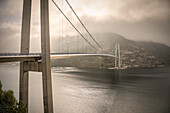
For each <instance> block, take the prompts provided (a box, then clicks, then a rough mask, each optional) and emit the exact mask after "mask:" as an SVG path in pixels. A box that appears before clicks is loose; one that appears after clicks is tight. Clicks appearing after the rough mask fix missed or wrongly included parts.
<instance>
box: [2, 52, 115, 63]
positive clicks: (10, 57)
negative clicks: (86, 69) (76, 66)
mask: <svg viewBox="0 0 170 113" xmlns="http://www.w3.org/2000/svg"><path fill="white" fill-rule="evenodd" d="M84 56H101V57H113V58H118V57H116V56H114V55H111V54H98V53H51V55H50V57H51V59H65V58H73V57H84ZM39 60H41V53H29V54H21V53H0V63H3V62H18V61H39Z"/></svg>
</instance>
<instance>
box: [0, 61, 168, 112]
mask: <svg viewBox="0 0 170 113" xmlns="http://www.w3.org/2000/svg"><path fill="white" fill-rule="evenodd" d="M0 80H1V81H2V84H3V89H5V90H8V89H11V90H13V91H14V93H15V96H16V97H17V99H18V91H19V66H13V65H8V64H1V65H0ZM52 81H53V100H54V101H53V103H54V111H55V113H170V67H166V68H145V69H144V68H143V69H142V68H136V69H126V70H120V71H118V70H108V69H92V68H74V67H65V68H63V67H53V68H52ZM29 86H30V88H29V112H30V113H42V112H43V100H42V77H41V73H38V72H30V77H29Z"/></svg>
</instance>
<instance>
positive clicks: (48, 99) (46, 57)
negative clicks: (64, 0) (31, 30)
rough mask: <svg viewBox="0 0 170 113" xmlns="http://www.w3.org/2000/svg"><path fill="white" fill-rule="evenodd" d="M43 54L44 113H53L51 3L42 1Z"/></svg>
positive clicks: (45, 0)
mask: <svg viewBox="0 0 170 113" xmlns="http://www.w3.org/2000/svg"><path fill="white" fill-rule="evenodd" d="M40 4H41V5H40V7H41V53H42V78H43V80H42V81H43V101H44V113H53V101H52V100H53V96H52V79H51V78H52V77H51V66H50V39H49V1H48V0H41V2H40Z"/></svg>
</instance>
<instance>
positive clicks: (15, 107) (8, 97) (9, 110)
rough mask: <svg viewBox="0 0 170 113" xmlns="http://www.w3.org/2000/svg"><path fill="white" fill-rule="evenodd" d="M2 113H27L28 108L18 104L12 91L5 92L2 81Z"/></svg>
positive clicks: (0, 105) (0, 89) (0, 96)
mask: <svg viewBox="0 0 170 113" xmlns="http://www.w3.org/2000/svg"><path fill="white" fill-rule="evenodd" d="M0 113H26V106H24V105H23V104H22V103H21V102H18V101H17V99H16V98H15V97H14V92H13V91H12V90H8V91H3V90H2V83H1V81H0Z"/></svg>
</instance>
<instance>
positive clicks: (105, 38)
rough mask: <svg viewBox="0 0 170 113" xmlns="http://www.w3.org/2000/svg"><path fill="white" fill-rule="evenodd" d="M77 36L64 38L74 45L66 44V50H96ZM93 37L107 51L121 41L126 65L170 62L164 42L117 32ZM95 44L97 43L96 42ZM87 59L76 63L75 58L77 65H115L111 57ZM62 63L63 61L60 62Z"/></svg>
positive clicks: (154, 65)
mask: <svg viewBox="0 0 170 113" xmlns="http://www.w3.org/2000/svg"><path fill="white" fill-rule="evenodd" d="M75 37H76V36H73V37H67V38H64V39H63V40H68V39H69V40H70V39H71V40H70V41H71V42H70V43H68V45H72V47H69V49H68V47H67V46H66V44H65V49H63V50H64V51H66V52H68V51H69V52H86V53H89V52H92V51H93V53H94V52H95V50H94V49H92V48H91V47H90V46H89V45H88V44H87V43H86V42H85V41H83V40H80V41H78V40H76V38H75ZM93 37H94V38H95V39H96V41H97V42H98V43H99V44H100V45H101V47H102V48H103V50H104V52H105V53H110V52H111V51H112V50H113V49H114V47H115V43H119V44H120V48H121V57H122V58H123V59H124V60H123V62H122V64H123V66H124V67H158V66H163V65H168V64H170V47H168V46H166V45H164V44H160V43H154V42H144V41H143V42H142V41H132V40H128V39H126V38H125V37H123V36H121V35H119V34H115V33H104V34H94V35H93ZM88 40H89V42H93V41H92V40H90V38H89V39H88ZM67 42H68V41H67ZM77 45H78V48H77ZM93 45H95V43H94V42H93ZM95 47H97V45H95ZM85 59H86V60H84V62H83V60H81V59H78V60H77V61H79V62H80V61H81V63H79V62H77V63H75V62H76V60H75V59H74V63H75V64H77V65H78V64H82V65H86V63H91V64H92V66H95V65H98V66H99V67H100V65H107V66H108V67H110V66H111V67H112V66H114V61H113V59H109V58H105V59H103V58H100V59H98V60H96V59H92V58H87V57H86V58H85ZM62 62H63V61H62ZM69 62H71V60H69ZM104 62H107V64H105V63H104ZM60 64H62V63H61V62H60ZM64 64H65V65H67V62H65V63H64ZM88 65H89V64H88Z"/></svg>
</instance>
